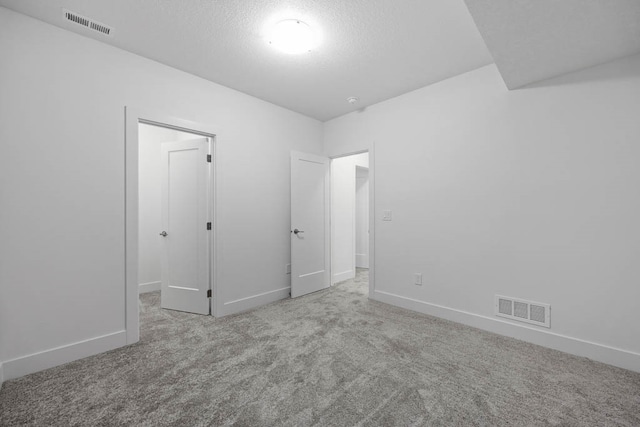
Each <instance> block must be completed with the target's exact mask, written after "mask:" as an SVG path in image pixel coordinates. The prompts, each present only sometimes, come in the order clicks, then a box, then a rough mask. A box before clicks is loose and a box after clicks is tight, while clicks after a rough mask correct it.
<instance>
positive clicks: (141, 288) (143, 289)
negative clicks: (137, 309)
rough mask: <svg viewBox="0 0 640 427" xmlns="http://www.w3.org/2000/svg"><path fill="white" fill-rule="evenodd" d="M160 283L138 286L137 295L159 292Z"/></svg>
mask: <svg viewBox="0 0 640 427" xmlns="http://www.w3.org/2000/svg"><path fill="white" fill-rule="evenodd" d="M161 284H162V282H147V283H140V284H139V285H138V294H146V293H147V292H153V291H159V290H160V285H161Z"/></svg>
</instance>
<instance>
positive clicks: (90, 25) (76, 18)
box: [62, 9, 113, 37]
mask: <svg viewBox="0 0 640 427" xmlns="http://www.w3.org/2000/svg"><path fill="white" fill-rule="evenodd" d="M62 14H63V15H64V18H65V19H66V20H67V21H70V22H73V23H74V24H77V25H81V26H83V27H85V28H87V29H89V30H92V31H96V32H98V33H100V34H103V35H105V36H110V37H113V28H111V27H110V26H108V25H105V24H103V23H101V22H98V21H95V20H93V19H91V18H87V17H86V16H82V15H79V14H77V13H75V12H72V11H70V10H67V9H62Z"/></svg>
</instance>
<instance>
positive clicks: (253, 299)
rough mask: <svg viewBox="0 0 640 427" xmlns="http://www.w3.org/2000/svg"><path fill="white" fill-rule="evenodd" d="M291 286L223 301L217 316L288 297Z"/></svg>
mask: <svg viewBox="0 0 640 427" xmlns="http://www.w3.org/2000/svg"><path fill="white" fill-rule="evenodd" d="M290 292H291V287H290V286H287V287H286V288H280V289H276V290H275V291H269V292H264V293H262V294H258V295H253V296H250V297H246V298H240V299H237V300H235V301H229V302H225V303H224V304H223V305H222V310H221V313H218V317H222V316H227V315H229V314H235V313H240V312H242V311H247V310H250V309H252V308H256V307H260V306H261V305H265V304H269V303H272V302H276V301H279V300H281V299H285V298H289V296H290V295H289V293H290Z"/></svg>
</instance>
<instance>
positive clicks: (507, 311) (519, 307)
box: [495, 295, 551, 328]
mask: <svg viewBox="0 0 640 427" xmlns="http://www.w3.org/2000/svg"><path fill="white" fill-rule="evenodd" d="M495 314H496V316H500V317H506V318H507V319H511V320H517V321H519V322H527V323H531V324H533V325H538V326H544V327H546V328H550V327H551V318H550V315H551V306H550V305H549V304H542V303H538V302H532V301H525V300H522V299H518V298H511V297H504V296H502V295H496V300H495Z"/></svg>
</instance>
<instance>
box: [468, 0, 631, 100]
mask: <svg viewBox="0 0 640 427" xmlns="http://www.w3.org/2000/svg"><path fill="white" fill-rule="evenodd" d="M465 1H466V4H467V6H468V7H469V11H470V12H471V15H472V16H473V19H474V21H475V22H476V24H477V26H478V29H479V30H480V33H481V34H482V36H483V38H484V40H485V42H486V43H487V46H488V47H489V50H490V51H491V53H492V55H493V59H494V60H495V63H496V65H497V67H498V69H499V70H500V74H502V78H503V79H504V81H505V83H506V84H507V87H509V88H510V89H514V88H517V87H520V86H523V85H526V84H529V83H532V82H536V81H539V80H543V79H547V78H550V77H554V76H557V75H560V74H565V73H568V72H572V71H577V70H579V69H583V68H587V67H591V66H593V65H597V64H601V63H603V62H607V61H611V60H613V59H617V58H621V57H624V56H627V55H631V54H634V53H637V52H640V0H465Z"/></svg>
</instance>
